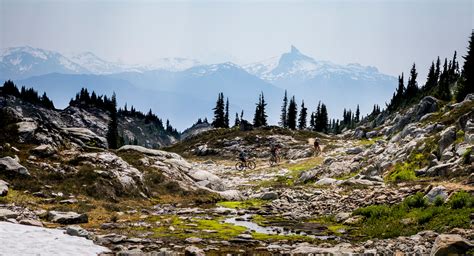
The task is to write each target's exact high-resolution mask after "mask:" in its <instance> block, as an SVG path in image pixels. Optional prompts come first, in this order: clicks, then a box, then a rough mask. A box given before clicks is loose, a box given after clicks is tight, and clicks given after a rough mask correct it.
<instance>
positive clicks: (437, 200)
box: [433, 196, 444, 206]
mask: <svg viewBox="0 0 474 256" xmlns="http://www.w3.org/2000/svg"><path fill="white" fill-rule="evenodd" d="M443 204H444V199H443V197H441V196H437V197H436V198H435V200H434V202H433V205H434V206H442V205H443Z"/></svg>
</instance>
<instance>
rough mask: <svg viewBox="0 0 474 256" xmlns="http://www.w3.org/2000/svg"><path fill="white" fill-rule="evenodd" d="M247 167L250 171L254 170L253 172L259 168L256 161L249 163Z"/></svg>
mask: <svg viewBox="0 0 474 256" xmlns="http://www.w3.org/2000/svg"><path fill="white" fill-rule="evenodd" d="M247 167H248V168H249V169H252V170H253V169H255V167H257V165H256V164H255V162H254V161H248V163H247Z"/></svg>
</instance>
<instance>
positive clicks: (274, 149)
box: [270, 144, 280, 159]
mask: <svg viewBox="0 0 474 256" xmlns="http://www.w3.org/2000/svg"><path fill="white" fill-rule="evenodd" d="M279 149H280V146H278V145H274V144H272V145H271V146H270V153H271V155H272V157H273V159H277V156H278V150H279Z"/></svg>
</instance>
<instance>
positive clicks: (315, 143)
mask: <svg viewBox="0 0 474 256" xmlns="http://www.w3.org/2000/svg"><path fill="white" fill-rule="evenodd" d="M313 146H314V154H315V155H319V153H320V152H321V148H320V147H319V139H317V138H315V139H314V145H313Z"/></svg>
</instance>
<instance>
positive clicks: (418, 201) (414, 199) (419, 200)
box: [404, 192, 428, 208]
mask: <svg viewBox="0 0 474 256" xmlns="http://www.w3.org/2000/svg"><path fill="white" fill-rule="evenodd" d="M404 203H405V204H406V205H407V206H408V207H410V208H422V207H426V206H427V205H428V202H427V201H426V198H425V195H424V194H423V193H421V192H418V193H416V194H414V195H412V196H409V197H407V198H405V200H404Z"/></svg>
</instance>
